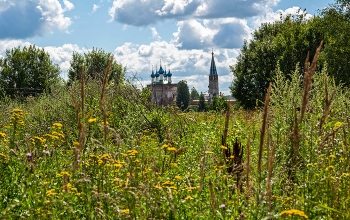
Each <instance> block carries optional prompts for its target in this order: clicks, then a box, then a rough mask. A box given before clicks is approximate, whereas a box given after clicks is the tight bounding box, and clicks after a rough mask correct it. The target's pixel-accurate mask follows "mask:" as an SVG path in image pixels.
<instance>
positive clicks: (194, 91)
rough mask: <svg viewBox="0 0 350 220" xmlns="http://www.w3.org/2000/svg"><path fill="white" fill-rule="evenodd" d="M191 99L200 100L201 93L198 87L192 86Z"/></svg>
mask: <svg viewBox="0 0 350 220" xmlns="http://www.w3.org/2000/svg"><path fill="white" fill-rule="evenodd" d="M191 99H192V100H198V99H199V93H198V91H197V89H196V88H194V87H192V89H191Z"/></svg>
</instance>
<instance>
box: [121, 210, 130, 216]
mask: <svg viewBox="0 0 350 220" xmlns="http://www.w3.org/2000/svg"><path fill="white" fill-rule="evenodd" d="M121 213H124V214H126V215H129V214H130V210H129V209H123V210H122V211H121Z"/></svg>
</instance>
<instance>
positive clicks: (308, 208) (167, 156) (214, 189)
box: [0, 68, 350, 219]
mask: <svg viewBox="0 0 350 220" xmlns="http://www.w3.org/2000/svg"><path fill="white" fill-rule="evenodd" d="M326 72H327V69H326V68H324V69H323V70H322V72H320V73H317V74H315V75H314V79H313V82H312V87H311V91H310V99H309V103H308V105H307V112H306V113H305V116H304V119H303V120H300V118H299V116H300V112H298V108H300V105H301V102H302V101H301V100H302V99H301V96H302V94H303V90H302V88H301V86H300V84H301V83H302V80H301V78H300V77H299V72H298V70H296V71H294V72H293V74H291V75H289V76H288V77H285V75H284V73H282V72H281V70H280V69H278V68H277V71H276V75H275V77H274V78H273V88H272V92H271V102H270V105H269V106H268V112H267V117H268V118H267V121H268V127H267V128H266V130H265V132H266V135H265V137H266V138H265V139H264V147H263V149H264V150H263V157H262V162H263V166H262V167H263V170H262V172H261V173H259V172H258V169H257V163H258V158H257V155H258V150H259V149H258V146H259V140H260V134H261V131H262V128H261V117H262V114H263V113H262V112H261V111H260V110H259V109H258V110H255V111H243V110H241V109H240V110H231V112H230V114H229V115H228V116H229V117H227V118H229V121H227V122H228V123H227V124H228V130H227V141H226V142H227V143H228V147H232V144H233V143H235V142H236V139H237V141H238V142H239V143H241V144H242V146H243V154H244V156H243V161H242V162H243V164H244V166H243V167H242V169H243V172H242V174H243V175H242V176H241V178H240V179H237V175H236V174H229V173H228V171H227V168H228V167H227V166H226V163H225V162H224V161H225V157H224V155H223V149H224V148H225V146H221V144H222V142H221V138H222V135H223V130H224V129H225V124H226V121H225V120H227V118H226V117H225V116H224V115H223V114H222V113H221V112H215V111H209V112H205V113H203V112H201V113H198V112H183V111H177V110H176V109H175V108H174V107H173V106H171V107H166V108H164V107H160V108H156V109H153V108H149V106H148V105H147V103H144V100H143V97H147V96H148V95H147V94H148V91H147V90H144V91H143V92H142V91H140V90H138V89H135V86H133V85H132V84H129V83H126V82H124V83H122V84H119V85H115V84H113V83H111V84H109V85H108V86H107V87H106V91H105V95H104V101H105V109H104V108H102V106H101V104H100V99H101V91H102V88H101V83H100V82H98V81H92V80H91V81H88V82H87V84H86V85H85V87H84V100H85V101H84V103H83V102H82V99H81V96H82V94H81V87H80V85H77V84H73V85H72V87H71V89H72V90H71V92H68V91H67V90H66V87H65V86H64V85H56V86H55V88H54V90H53V91H54V92H53V93H51V94H45V95H42V96H40V97H38V98H33V97H32V98H27V99H26V100H25V101H24V102H17V101H16V100H10V99H6V100H4V102H5V103H4V104H2V105H1V106H0V108H1V109H0V110H1V112H2V113H3V114H0V169H1V172H0V179H1V181H0V195H1V200H0V219H21V218H25V219H34V218H36V219H62V218H63V219H167V218H168V219H171V218H173V219H243V218H246V219H269V218H276V219H277V218H281V219H283V218H298V219H305V218H306V217H305V216H307V217H308V219H349V218H350V215H349V211H348V207H349V206H350V200H349V199H348V198H349V196H350V194H349V192H350V186H349V181H350V167H349V166H348V165H349V163H350V153H349V150H348V147H349V143H350V136H349V132H350V127H349V118H348V116H349V115H350V100H349V99H348V97H349V95H350V93H349V89H342V88H341V87H338V86H336V84H335V81H334V80H333V78H332V77H330V76H328V75H327V74H326ZM73 97H74V99H75V101H74V102H73V101H72V98H73ZM331 97H332V98H331ZM220 99H221V98H219V99H218V101H219V100H220ZM329 100H331V102H330V104H328V103H329ZM74 103H75V104H76V105H77V107H78V108H77V109H76V108H75V106H74V105H75V104H74ZM327 105H329V107H330V111H329V112H328V114H327V115H326V117H323V115H324V114H325V109H326V106H327ZM82 106H84V108H82ZM103 111H106V112H105V113H106V117H107V123H106V125H104V124H103V123H102V122H103ZM295 116H297V117H295ZM295 118H297V119H298V120H297V126H295V123H296V120H295ZM322 118H324V122H322V123H321V120H322ZM82 127H85V128H86V130H85V131H83V134H84V135H83V138H84V142H82V143H84V145H83V146H80V141H81V140H79V138H80V137H81V136H80V134H81V133H80V132H79V131H80V129H81V128H82ZM294 127H297V128H298V131H297V132H293V129H294ZM105 128H107V139H106V141H105V140H104V132H105V131H106V130H105ZM294 134H296V136H297V137H298V141H297V152H298V155H299V157H298V158H297V159H298V160H296V161H294V163H291V162H290V158H291V157H290V153H291V150H292V149H293V143H294V142H295V141H294V140H295V139H294V136H295V135H294ZM248 146H249V147H248ZM80 147H81V149H82V150H81V151H79V156H78V158H76V157H75V155H76V154H75V152H76V150H77V149H78V148H80ZM273 149H274V150H273ZM233 159H234V158H233ZM76 160H77V161H78V165H79V166H78V167H77V169H76V170H74V168H73V163H74V162H75V161H76ZM248 168H249V169H248ZM289 171H293V176H294V179H291V178H290V175H288V173H289ZM237 181H238V183H239V184H241V187H238V185H237ZM269 185H270V186H271V187H270V188H268V186H269ZM268 189H269V190H268Z"/></svg>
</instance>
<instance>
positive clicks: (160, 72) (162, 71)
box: [158, 66, 164, 74]
mask: <svg viewBox="0 0 350 220" xmlns="http://www.w3.org/2000/svg"><path fill="white" fill-rule="evenodd" d="M158 72H159V74H164V70H163V68H162V66H160V68H159V70H158Z"/></svg>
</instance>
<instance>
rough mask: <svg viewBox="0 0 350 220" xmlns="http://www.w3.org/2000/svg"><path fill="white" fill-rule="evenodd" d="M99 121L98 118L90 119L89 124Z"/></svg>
mask: <svg viewBox="0 0 350 220" xmlns="http://www.w3.org/2000/svg"><path fill="white" fill-rule="evenodd" d="M96 121H97V118H89V120H88V122H89V123H94V122H96Z"/></svg>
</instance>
